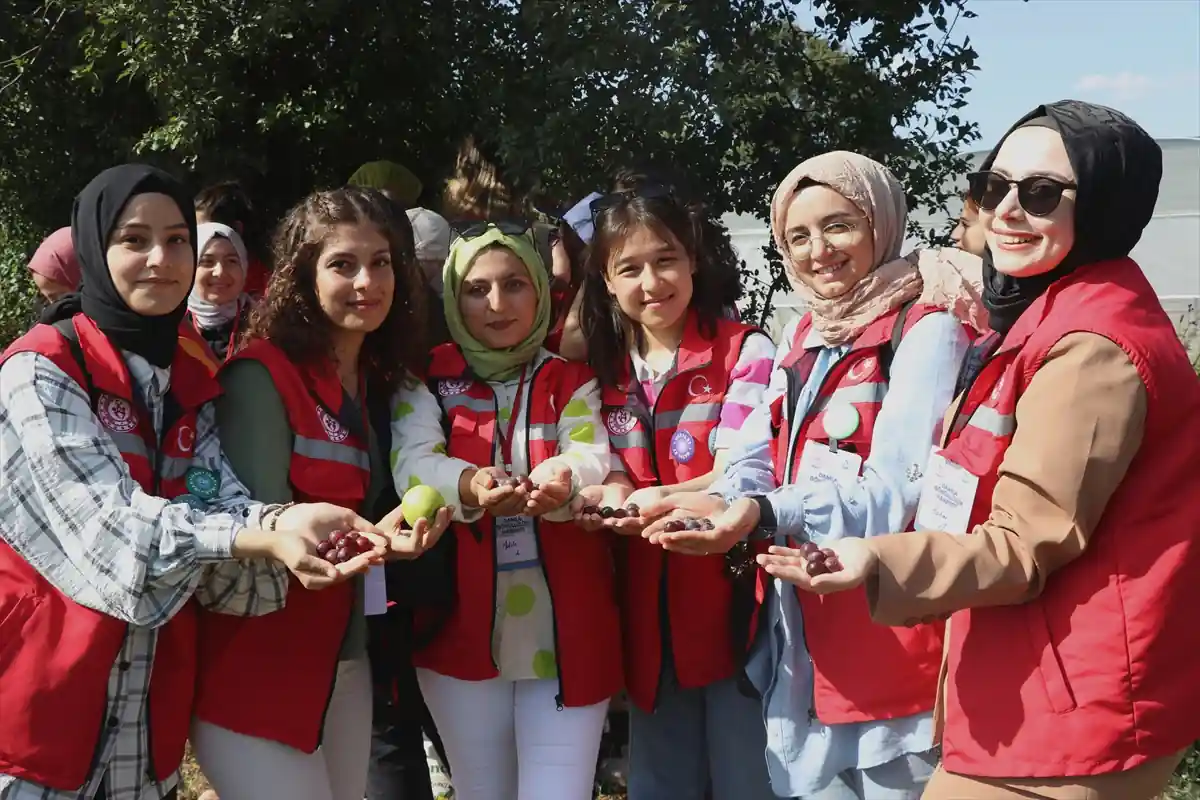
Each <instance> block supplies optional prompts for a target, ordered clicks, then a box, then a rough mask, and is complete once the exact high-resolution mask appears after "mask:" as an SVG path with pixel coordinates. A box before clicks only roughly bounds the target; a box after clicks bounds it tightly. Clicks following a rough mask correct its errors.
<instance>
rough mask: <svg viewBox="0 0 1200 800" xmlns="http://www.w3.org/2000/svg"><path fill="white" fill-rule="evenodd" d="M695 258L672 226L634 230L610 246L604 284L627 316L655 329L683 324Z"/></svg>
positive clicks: (645, 326) (649, 328) (652, 329)
mask: <svg viewBox="0 0 1200 800" xmlns="http://www.w3.org/2000/svg"><path fill="white" fill-rule="evenodd" d="M695 272H696V262H695V260H694V259H693V258H692V257H691V256H690V255H688V252H687V250H686V249H685V248H684V246H683V244H681V243H680V241H679V239H677V238H676V237H675V236H674V235H673V234H672V233H671V232H670V231H669V230H667V229H666V228H663V229H662V230H656V229H655V228H651V227H649V226H646V225H641V226H639V227H636V228H634V229H633V230H632V231H631V232H630V233H629V235H627V236H626V237H625V238H624V239H623V240H622V241H621V242H620V243H619V244H618V246H616V247H614V248H613V249H612V252H611V254H610V256H609V261H608V270H607V273H606V274H605V276H604V282H605V284H606V285H607V287H608V291H609V294H611V295H612V296H613V297H615V298H616V301H617V305H619V306H620V307H621V311H622V312H624V314H625V316H626V317H628V318H629V319H631V320H633V321H634V322H635V323H637V324H639V325H641V326H642V327H643V328H646V329H648V330H651V331H673V330H675V329H676V328H678V327H679V326H680V325H682V324H683V323H684V321H685V319H686V317H687V310H688V306H689V305H690V304H691V302H692V289H693V284H692V276H693V275H694V274H695Z"/></svg>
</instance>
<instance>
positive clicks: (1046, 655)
mask: <svg viewBox="0 0 1200 800" xmlns="http://www.w3.org/2000/svg"><path fill="white" fill-rule="evenodd" d="M1023 608H1024V611H1025V622H1026V628H1027V629H1028V631H1029V640H1030V641H1029V643H1030V647H1031V650H1032V652H1033V663H1034V664H1036V665H1037V670H1038V673H1039V674H1040V675H1041V677H1042V684H1043V685H1044V686H1045V687H1046V699H1047V701H1048V702H1049V704H1050V708H1051V709H1052V710H1053V711H1054V713H1056V714H1066V713H1068V712H1070V711H1074V710H1075V708H1076V703H1075V695H1074V693H1073V692H1072V691H1071V684H1070V682H1069V681H1068V680H1067V673H1066V670H1064V669H1063V666H1062V661H1061V659H1059V657H1058V651H1057V650H1055V649H1054V641H1053V639H1052V638H1051V635H1050V623H1049V622H1048V621H1047V619H1046V610H1045V608H1044V607H1043V606H1042V604H1041V603H1040V602H1036V601H1035V602H1033V603H1027V604H1026V605H1025V606H1024V607H1023Z"/></svg>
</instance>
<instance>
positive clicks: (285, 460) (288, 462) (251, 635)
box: [192, 187, 450, 800]
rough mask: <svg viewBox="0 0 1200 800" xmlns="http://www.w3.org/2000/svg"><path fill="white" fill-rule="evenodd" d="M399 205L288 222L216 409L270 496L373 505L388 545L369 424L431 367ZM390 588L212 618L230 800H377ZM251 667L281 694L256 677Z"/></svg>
mask: <svg viewBox="0 0 1200 800" xmlns="http://www.w3.org/2000/svg"><path fill="white" fill-rule="evenodd" d="M391 205H392V204H391V201H389V200H388V199H387V198H385V197H384V196H383V195H382V194H381V193H379V192H376V191H373V190H369V189H359V188H354V187H347V188H344V189H338V190H334V191H331V192H318V193H316V194H313V195H311V196H309V197H308V198H306V199H305V200H304V201H302V202H301V203H300V204H299V205H298V206H297V207H296V208H294V209H293V210H292V211H291V212H290V213H289V214H288V215H287V217H286V218H285V220H284V222H283V223H282V225H281V227H280V230H279V233H278V236H277V243H276V248H275V249H276V253H277V256H278V261H277V263H276V265H275V266H276V269H275V271H274V272H273V274H272V277H271V289H270V292H269V293H268V295H267V297H266V298H265V299H264V301H263V303H262V304H261V305H260V306H258V307H257V308H256V309H255V311H254V312H253V313H252V315H251V319H250V324H249V326H248V329H247V335H246V337H245V339H244V341H243V343H242V346H241V349H240V350H239V351H238V353H237V354H236V355H235V356H234V357H233V358H232V359H231V360H229V361H228V362H227V363H226V364H225V366H224V367H223V368H222V371H221V374H220V381H221V385H222V388H223V389H224V395H223V396H222V397H221V399H220V400H219V401H218V402H217V426H218V431H219V434H220V438H221V443H222V446H223V447H224V449H225V452H226V453H228V455H229V460H230V464H231V465H232V466H233V468H234V470H236V472H237V474H238V475H239V476H240V477H241V478H242V479H243V480H244V481H245V483H246V485H247V486H248V487H249V489H250V491H251V492H252V493H253V494H254V496H255V497H258V498H262V499H264V500H269V501H271V502H275V503H291V502H294V501H312V500H322V501H326V502H332V503H337V504H339V505H343V506H347V507H352V508H358V509H361V510H362V513H364V514H366V515H368V516H370V517H371V518H373V519H377V520H381V521H380V522H379V527H380V528H381V529H382V530H385V531H389V532H391V531H393V530H394V529H395V528H397V527H398V522H399V516H398V513H395V512H394V508H395V506H394V505H393V504H392V503H391V502H390V500H387V501H386V502H381V498H384V499H386V498H389V496H391V493H390V491H388V490H389V489H390V487H391V472H390V470H389V469H388V454H387V453H385V452H383V450H382V449H381V447H380V446H379V439H378V434H377V433H376V431H375V430H374V427H373V426H372V424H371V421H370V418H371V414H370V413H369V411H368V409H370V408H372V407H380V408H382V409H386V408H387V405H388V402H389V400H390V399H391V396H392V393H393V392H394V391H395V389H396V387H397V386H398V385H399V383H400V381H401V380H402V378H403V376H404V375H405V374H408V373H411V372H412V371H414V370H418V369H420V368H421V367H422V365H423V363H424V357H425V348H424V337H423V331H424V324H423V322H424V320H423V314H422V308H423V307H422V305H421V304H420V303H419V302H416V303H414V302H413V301H412V297H413V292H414V289H416V287H417V286H418V285H419V283H418V281H419V278H418V275H417V266H416V258H415V257H414V255H413V250H412V238H411V237H412V234H411V230H410V229H409V228H408V226H407V223H406V222H405V223H404V227H402V228H399V227H395V226H394V223H395V222H397V217H396V215H395V214H393V213H392V209H391ZM400 220H403V218H402V217H401V218H400ZM402 332H403V334H402ZM382 417H383V419H384V420H387V419H388V416H387V414H386V411H385V413H384V414H383V415H382ZM393 497H394V496H393ZM449 520H450V512H449V510H447V509H440V510H439V511H438V512H437V514H436V515H435V517H434V518H433V519H430V520H420V521H417V523H416V525H415V526H414V527H413V529H412V530H406V531H401V532H400V533H399V534H398V535H396V536H393V537H392V538H391V542H392V544H393V545H394V546H393V548H392V550H391V551H390V552H389V554H388V557H389V558H391V557H397V558H407V559H411V558H416V557H418V556H420V555H421V554H422V553H423V552H424V550H425V549H426V548H427V547H430V546H432V544H433V543H435V542H436V541H437V538H438V537H439V536H440V535H441V533H442V531H443V530H445V527H446V525H447V524H448V523H449ZM372 581H374V582H375V584H376V588H378V591H374V590H373V587H372V585H371V583H372ZM383 584H384V573H383V569H382V568H380V569H378V570H374V571H372V572H371V573H369V574H368V575H367V576H366V580H365V581H360V580H355V581H354V582H352V583H348V584H346V585H344V586H340V587H336V588H334V589H332V590H329V591H325V592H321V593H315V592H309V591H306V590H305V589H304V588H303V587H300V586H295V585H293V586H291V587H289V589H288V601H287V605H286V607H285V608H284V609H283V610H282V611H280V612H278V613H276V614H273V615H271V616H269V617H263V618H258V619H234V618H230V617H227V616H219V615H214V614H202V615H201V617H200V658H199V669H198V676H197V690H196V711H195V716H196V721H195V724H194V726H193V729H192V740H193V743H194V745H195V748H196V756H197V759H198V760H199V762H200V766H201V769H203V770H204V773H205V775H206V776H207V777H208V778H209V780H211V781H212V784H213V786H214V787H215V788H216V790H217V792H218V794H220V795H221V796H223V797H226V798H232V800H238V799H239V798H255V800H361V799H362V797H363V794H364V792H365V790H366V784H367V766H368V754H369V752H370V740H371V684H372V681H371V668H370V664H369V663H368V658H367V621H366V617H367V615H371V616H376V615H383V614H384V613H385V612H386V609H387V597H386V589H385V588H384V587H383ZM248 669H249V670H258V671H260V673H261V674H263V675H270V676H272V677H271V680H270V681H268V682H265V683H260V682H255V681H247V680H244V679H243V677H244V674H245V673H246V671H247V670H248Z"/></svg>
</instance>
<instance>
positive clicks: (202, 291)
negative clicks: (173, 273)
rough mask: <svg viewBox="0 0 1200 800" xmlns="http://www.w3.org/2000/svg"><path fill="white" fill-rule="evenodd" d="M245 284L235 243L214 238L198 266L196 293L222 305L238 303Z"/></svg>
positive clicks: (202, 297)
mask: <svg viewBox="0 0 1200 800" xmlns="http://www.w3.org/2000/svg"><path fill="white" fill-rule="evenodd" d="M245 285H246V270H245V267H244V265H243V264H242V259H241V257H240V256H239V255H238V252H237V250H236V249H235V248H234V246H233V243H232V242H230V241H229V240H228V239H226V238H225V237H223V236H214V237H213V238H212V239H210V240H209V242H208V245H207V246H206V247H205V248H204V252H203V253H201V254H200V260H199V262H197V264H196V294H197V295H199V297H200V299H201V300H204V301H206V302H209V303H212V304H213V305H218V306H221V305H225V304H227V303H232V302H234V301H235V300H237V299H238V297H239V296H240V295H241V293H242V288H243V287H244V286H245Z"/></svg>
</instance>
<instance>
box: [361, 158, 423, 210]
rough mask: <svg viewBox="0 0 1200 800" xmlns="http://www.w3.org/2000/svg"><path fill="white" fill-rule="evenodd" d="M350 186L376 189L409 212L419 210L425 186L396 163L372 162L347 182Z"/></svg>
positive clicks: (410, 171) (409, 171)
mask: <svg viewBox="0 0 1200 800" xmlns="http://www.w3.org/2000/svg"><path fill="white" fill-rule="evenodd" d="M346 184H347V185H348V186H358V187H361V188H363V189H376V190H378V191H380V192H383V194H384V195H385V196H386V197H387V198H388V199H389V200H391V201H392V202H393V203H397V204H398V205H399V206H400V207H401V208H402V209H404V210H405V211H408V210H409V209H412V208H417V206H418V204H419V203H420V200H421V192H423V191H425V185H424V184H423V183H421V179H420V178H418V177H417V176H416V175H414V174H413V171H412V170H410V169H409V168H408V167H406V166H404V165H403V164H397V163H396V162H395V161H371V162H368V163H366V164H363V165H362V166H361V167H359V168H358V169H356V170H355V171H354V174H353V175H351V176H350V179H349V180H347V181H346Z"/></svg>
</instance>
